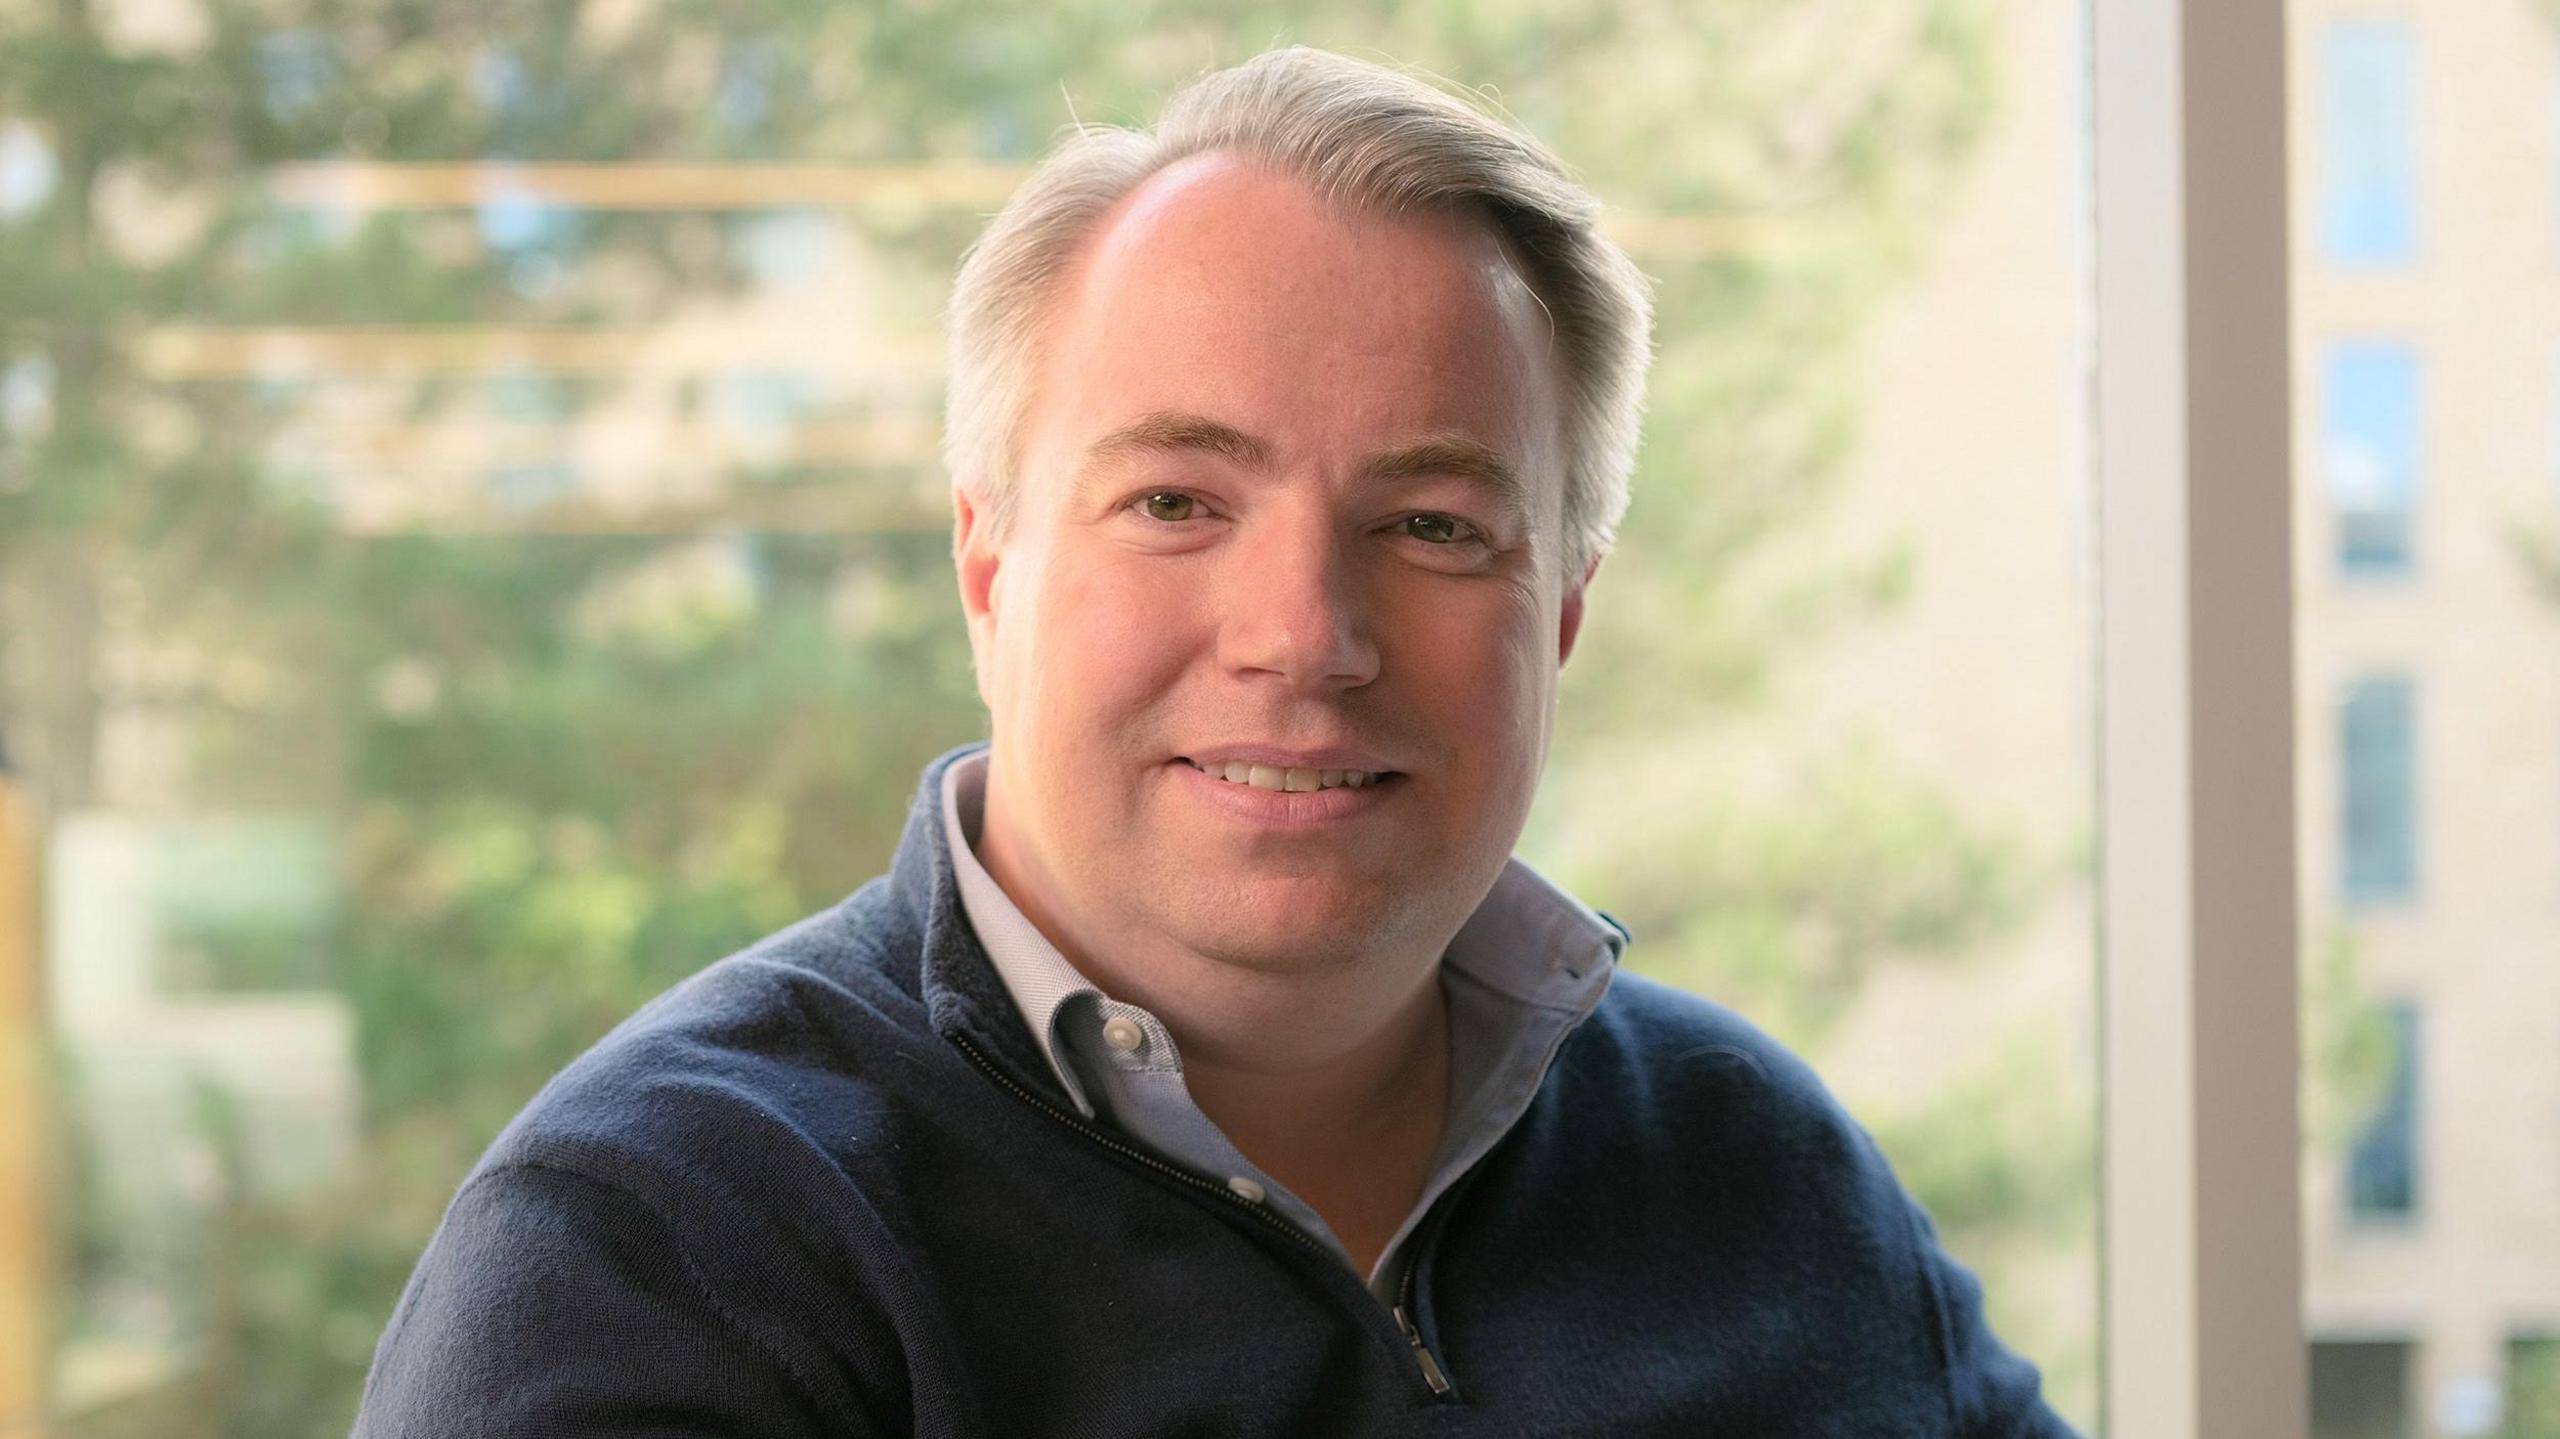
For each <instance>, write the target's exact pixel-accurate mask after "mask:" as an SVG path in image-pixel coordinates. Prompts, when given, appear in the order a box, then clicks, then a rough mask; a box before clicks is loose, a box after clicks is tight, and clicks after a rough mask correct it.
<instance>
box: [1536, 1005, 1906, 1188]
mask: <svg viewBox="0 0 2560 1439" xmlns="http://www.w3.org/2000/svg"><path fill="white" fill-rule="evenodd" d="M1557 1068H1558V1071H1559V1078H1560V1080H1561V1081H1562V1083H1561V1085H1560V1091H1561V1092H1560V1095H1559V1099H1560V1101H1561V1102H1562V1103H1563V1104H1564V1105H1565V1106H1566V1107H1568V1108H1574V1109H1582V1110H1587V1111H1598V1112H1604V1113H1606V1114H1607V1115H1608V1116H1610V1117H1611V1118H1612V1119H1614V1120H1616V1121H1619V1122H1620V1125H1621V1127H1622V1128H1624V1129H1625V1130H1626V1132H1628V1133H1630V1134H1633V1135H1636V1136H1638V1137H1639V1138H1640V1142H1642V1143H1643V1144H1645V1145H1646V1146H1648V1147H1658V1148H1676V1149H1677V1150H1678V1151H1680V1152H1684V1153H1688V1154H1692V1155H1707V1154H1712V1155H1717V1156H1721V1157H1723V1158H1725V1159H1728V1160H1734V1161H1742V1160H1746V1159H1747V1160H1748V1161H1749V1162H1751V1163H1754V1164H1760V1165H1775V1166H1777V1167H1779V1168H1781V1169H1785V1170H1790V1171H1795V1172H1797V1173H1799V1174H1801V1173H1802V1172H1803V1169H1804V1167H1805V1166H1812V1167H1816V1168H1822V1169H1833V1170H1846V1171H1851V1172H1859V1173H1860V1178H1861V1181H1862V1187H1863V1181H1864V1180H1865V1178H1866V1175H1865V1173H1863V1172H1864V1171H1870V1170H1873V1171H1881V1170H1882V1167H1883V1165H1882V1159H1881V1156H1880V1155H1878V1154H1877V1152H1876V1150H1875V1146H1874V1141H1873V1140H1872V1139H1870V1138H1869V1137H1868V1136H1867V1134H1866V1131H1865V1130H1864V1129H1862V1128H1861V1127H1860V1126H1859V1124H1858V1123H1857V1121H1856V1120H1855V1119H1853V1118H1851V1117H1850V1115H1849V1113H1848V1111H1847V1110H1846V1109H1844V1108H1842V1107H1841V1105H1840V1103H1839V1101H1838V1100H1837V1099H1836V1098H1834V1097H1833V1095H1832V1093H1831V1091H1830V1089H1829V1088H1828V1087H1827V1086H1826V1085H1825V1084H1824V1083H1823V1082H1822V1079H1821V1077H1820V1076H1819V1075H1817V1074H1816V1073H1815V1072H1814V1070H1813V1067H1812V1066H1811V1065H1809V1064H1807V1063H1806V1062H1805V1061H1804V1060H1803V1059H1802V1058H1800V1057H1799V1056H1798V1055H1796V1054H1795V1053H1794V1052H1793V1051H1792V1050H1790V1049H1788V1048H1787V1046H1786V1045H1784V1044H1782V1043H1780V1042H1779V1041H1778V1040H1777V1039H1776V1038H1774V1037H1772V1036H1771V1035H1770V1034H1769V1033H1768V1032H1766V1031H1765V1030H1763V1029H1761V1028H1760V1027H1759V1026H1758V1025H1756V1024H1754V1023H1752V1022H1751V1021H1750V1020H1749V1019H1746V1018H1744V1017H1743V1016H1742V1015H1741V1014H1739V1013H1737V1012H1736V1011H1734V1010H1733V1009H1731V1008H1730V1007H1728V1006H1726V1005H1723V1004H1719V1003H1717V1002H1716V1001H1714V1000H1711V999H1708V998H1705V997H1704V996H1701V995H1697V994H1692V993H1689V992H1688V991H1685V990H1681V989H1676V988H1673V987H1672V986H1670V985H1667V984H1664V983H1662V982H1660V981H1658V980H1653V979H1648V978H1646V977H1644V976H1642V975H1638V974H1632V973H1628V972H1626V971H1623V970H1622V971H1620V972H1619V973H1617V974H1616V975H1614V976H1612V978H1611V980H1610V985H1609V992H1608V994H1607V995H1606V996H1604V997H1603V998H1602V1000H1601V1002H1600V1004H1599V1006H1598V1008H1596V1009H1594V1010H1593V1011H1592V1014H1591V1018H1590V1019H1589V1020H1588V1021H1587V1022H1586V1023H1585V1024H1584V1026H1583V1028H1582V1031H1581V1032H1580V1033H1578V1034H1577V1035H1576V1036H1575V1038H1574V1040H1573V1042H1572V1043H1571V1044H1569V1045H1567V1046H1566V1048H1565V1051H1564V1053H1563V1054H1561V1055H1559V1056H1558V1061H1557Z"/></svg>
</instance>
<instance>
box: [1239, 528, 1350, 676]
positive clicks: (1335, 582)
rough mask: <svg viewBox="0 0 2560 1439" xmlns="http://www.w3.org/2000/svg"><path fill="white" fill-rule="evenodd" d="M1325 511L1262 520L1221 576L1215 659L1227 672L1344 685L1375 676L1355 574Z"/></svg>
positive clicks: (1240, 546) (1241, 545)
mask: <svg viewBox="0 0 2560 1439" xmlns="http://www.w3.org/2000/svg"><path fill="white" fill-rule="evenodd" d="M1343 545H1344V541H1343V540H1342V538H1341V537H1340V536H1338V535H1337V534H1336V533H1335V532H1334V527H1333V525H1332V522H1331V517H1330V516H1315V515H1308V516H1299V517H1291V518H1287V519H1283V518H1281V517H1279V516H1276V515H1275V516H1270V517H1268V518H1266V520H1265V521H1264V523H1263V524H1262V525H1261V526H1260V528H1259V531H1258V532H1257V533H1255V534H1254V535H1253V536H1252V538H1251V539H1250V540H1249V541H1248V542H1246V543H1244V544H1240V545H1237V546H1235V547H1234V549H1233V551H1232V559H1231V560H1230V562H1229V571H1228V573H1227V574H1226V575H1224V576H1222V577H1221V579H1222V584H1221V586H1220V587H1221V589H1222V590H1223V591H1224V599H1225V611H1226V613H1225V614H1224V615H1223V616H1222V617H1221V625H1220V629H1219V659H1220V660H1221V662H1222V663H1223V664H1224V666H1225V668H1226V669H1227V670H1228V671H1229V672H1230V673H1234V674H1251V673H1262V674H1270V675H1277V676H1279V677H1280V678H1281V679H1283V680H1285V681H1287V682H1288V683H1289V685H1290V686H1291V687H1293V688H1297V689H1304V690H1332V689H1349V688H1352V687H1354V686H1358V685H1364V684H1367V683H1368V682H1369V681H1371V680H1373V679H1376V678H1377V677H1378V646H1377V640H1376V637H1375V635H1374V633H1373V631H1372V616H1371V614H1370V612H1369V600H1368V596H1367V594H1366V587H1365V585H1364V583H1363V581H1362V577H1361V576H1360V574H1359V573H1358V572H1357V567H1356V566H1355V565H1354V564H1353V563H1352V561H1351V557H1350V556H1348V555H1347V554H1346V553H1345V552H1344V549H1343Z"/></svg>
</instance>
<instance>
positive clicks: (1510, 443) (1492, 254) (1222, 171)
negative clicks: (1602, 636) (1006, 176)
mask: <svg viewBox="0 0 2560 1439" xmlns="http://www.w3.org/2000/svg"><path fill="white" fill-rule="evenodd" d="M1550 351H1551V337H1550V333H1549V326H1548V321H1547V316H1546V311H1545V309H1544V307H1543V306H1542V305H1540V304H1539V302H1538V300H1537V297H1536V296H1535V294H1534V293H1532V292H1531V290H1530V288H1529V286H1528V285H1527V284H1526V283H1525V281H1523V279H1522V278H1521V275H1520V272H1519V270H1518V268H1517V266H1516V265H1514V263H1513V262H1512V260H1511V258H1510V256H1509V255H1508V254H1507V253H1506V251H1505V250H1504V248H1503V245H1502V243H1501V241H1500V240H1499V239H1498V238H1497V237H1496V236H1495V235H1494V233H1493V232H1492V231H1491V230H1490V229H1489V228H1488V227H1486V226H1485V225H1483V224H1481V223H1477V222H1475V221H1472V220H1469V219H1466V218H1463V217H1460V216H1457V215H1454V214H1431V215H1421V216H1414V217H1401V216H1399V217H1387V216H1382V215H1375V214H1363V213H1353V212H1348V211H1345V210H1343V209H1340V208H1337V207H1334V206H1331V205H1327V204H1325V203H1324V202H1323V201H1322V200H1321V199H1320V198H1319V197H1318V196H1317V195H1316V194H1315V193H1314V191H1312V190H1311V189H1309V188H1308V187H1306V186H1305V185H1303V184H1302V183H1300V182H1298V181H1296V180H1294V179H1291V178H1288V177H1285V176H1281V175H1278V174H1275V173H1273V172H1271V171H1268V170H1266V169H1263V168H1260V167H1258V166H1255V165H1253V164H1251V163H1249V162H1246V161H1243V160H1239V159H1236V158H1234V157H1230V156H1225V155H1215V154H1213V155H1204V156H1193V157H1190V158H1188V159H1186V160H1182V161H1179V162H1176V163H1175V164H1173V165H1171V166H1168V167H1167V168H1166V169H1165V170H1163V171H1161V172H1159V173H1158V174H1157V175H1155V176H1154V177H1152V178H1151V179H1149V180H1148V181H1147V182H1146V183H1145V184H1143V185H1141V186H1140V187H1139V188H1138V189H1137V190H1136V191H1135V192H1133V193H1132V194H1130V195H1129V196H1127V197H1125V198H1124V199H1123V200H1122V201H1121V202H1120V204H1119V205H1117V206H1116V207H1114V209H1113V211H1112V212H1111V213H1110V214H1108V215H1106V216H1105V217H1104V219H1103V222H1102V224H1101V225H1100V226H1099V227H1098V228H1097V232H1096V234H1095V236H1094V237H1093V238H1092V239H1091V240H1090V241H1089V242H1088V243H1087V246H1086V249H1085V252H1084V253H1083V254H1082V255H1081V256H1080V257H1079V261H1078V264H1077V265H1076V266H1075V267H1073V268H1072V269H1071V270H1070V271H1069V273H1068V274H1067V275H1066V276H1065V277H1064V280H1063V283H1062V285H1061V294H1060V297H1059V303H1058V308H1057V309H1056V311H1054V312H1053V314H1052V316H1051V318H1050V324H1049V327H1048V335H1047V343H1046V344H1045V345H1044V346H1043V352H1044V353H1043V358H1042V366H1041V376H1040V381H1039V387H1038V395H1037V397H1036V399H1035V404H1034V416H1035V419H1034V427H1035V429H1045V430H1046V432H1047V433H1048V434H1049V437H1050V438H1051V439H1052V440H1053V441H1054V442H1055V443H1057V444H1060V445H1065V446H1068V447H1073V446H1075V445H1077V444H1080V443H1082V442H1083V441H1084V440H1087V439H1090V438H1091V437H1094V436H1098V435H1100V434H1103V433H1106V432H1108V431H1109V430H1110V429H1112V428H1113V427H1114V426H1115V425H1117V424H1118V423H1121V422H1123V421H1125V420H1126V419H1128V418H1130V417H1132V416H1136V415H1141V414H1146V413H1149V412H1156V411H1178V412H1184V413H1192V414H1200V415H1206V416H1209V417H1212V418H1215V419H1217V420H1220V421H1222V422H1224V423H1226V424H1229V425H1232V426H1234V427H1236V428H1237V429H1240V430H1243V431H1245V432H1247V433H1250V434H1253V435H1255V436H1257V437H1261V438H1264V439H1266V440H1268V441H1269V442H1270V443H1271V444H1272V445H1273V446H1274V448H1275V449H1276V450H1278V451H1279V453H1280V458H1281V459H1282V460H1283V461H1284V462H1287V461H1291V460H1298V459H1303V460H1308V461H1313V462H1317V463H1323V464H1348V463H1356V462H1357V461H1359V460H1360V459H1362V458H1365V457H1366V453H1367V452H1368V451H1370V450H1373V449H1377V448H1384V447H1389V446H1393V445H1396V444H1399V443H1403V442H1406V441H1409V440H1410V439H1411V438H1413V437H1414V436H1416V435H1422V434H1428V433H1448V432H1456V433H1463V434H1468V435H1472V436H1474V437H1476V438H1479V439H1481V440H1482V441H1484V442H1485V443H1487V444H1489V445H1492V446H1494V447H1496V448H1499V449H1502V450H1504V451H1506V452H1508V453H1510V454H1511V455H1513V456H1514V458H1515V460H1516V462H1517V463H1518V464H1519V466H1520V468H1521V469H1523V470H1524V471H1525V472H1529V473H1532V474H1538V473H1545V472H1548V471H1550V470H1552V469H1553V467H1554V464H1555V456H1554V454H1553V449H1554V427H1555V418H1556V411H1557V404H1556V394H1555V389H1556V386H1555V377H1554V374H1553V364H1552V361H1551V359H1550ZM1040 417H1046V418H1047V419H1048V421H1049V422H1050V423H1049V424H1047V425H1046V426H1045V427H1044V426H1042V425H1041V424H1040ZM1548 483H1549V484H1550V485H1553V484H1556V483H1558V481H1556V480H1553V479H1550V480H1549V481H1548Z"/></svg>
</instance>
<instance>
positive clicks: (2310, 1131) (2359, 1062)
mask: <svg viewBox="0 0 2560 1439" xmlns="http://www.w3.org/2000/svg"><path fill="white" fill-rule="evenodd" d="M2305 950H2306V953H2305V954H2304V957H2303V965H2302V1148H2303V1158H2304V1161H2305V1162H2306V1163H2309V1164H2319V1165H2324V1166H2327V1167H2332V1168H2334V1167H2336V1166H2337V1165H2338V1164H2339V1163H2340V1157H2341V1156H2342V1155H2343V1154H2344V1153H2345V1152H2346V1147H2347V1145H2348V1144H2349V1143H2351V1142H2352V1141H2353V1140H2354V1138H2355V1135H2356V1132H2357V1131H2358V1130H2359V1129H2360V1128H2362V1127H2363V1126H2364V1125H2365V1124H2366V1123H2367V1122H2368V1121H2369V1120H2370V1119H2371V1118H2372V1116H2373V1113H2374V1109H2375V1107H2376V1106H2377V1105H2379V1104H2380V1103H2381V1102H2382V1095H2383V1090H2384V1089H2385V1087H2386V1086H2388V1085H2389V1083H2390V1081H2391V1068H2392V1063H2393V1049H2394V1044H2393V1041H2392V1037H2391V1025H2390V1022H2389V1020H2388V1018H2387V1017H2386V1016H2385V1015H2384V1013H2383V1010H2382V1007H2381V1006H2380V1005H2379V1004H2377V1003H2375V1002H2374V1000H2373V998H2372V996H2371V995H2370V994H2369V993H2368V992H2367V990H2366V986H2365V981H2364V967H2363V963H2362V959H2361V956H2362V951H2361V949H2360V948H2359V947H2358V945H2357V941H2356V936H2355V934H2354V932H2353V931H2352V930H2350V929H2348V928H2346V927H2344V926H2343V925H2341V926H2336V927H2333V928H2331V929H2329V930H2327V931H2325V932H2323V933H2322V934H2320V935H2319V936H2318V937H2317V938H2316V939H2315V940H2314V941H2313V942H2312V943H2310V944H2308V945H2306V946H2305Z"/></svg>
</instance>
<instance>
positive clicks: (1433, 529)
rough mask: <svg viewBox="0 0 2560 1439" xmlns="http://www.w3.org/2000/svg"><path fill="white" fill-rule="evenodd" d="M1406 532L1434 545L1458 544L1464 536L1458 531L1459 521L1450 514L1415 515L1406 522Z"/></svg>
mask: <svg viewBox="0 0 2560 1439" xmlns="http://www.w3.org/2000/svg"><path fill="white" fill-rule="evenodd" d="M1404 532H1405V533H1406V534H1408V535H1411V536H1413V537H1414V538H1415V539H1417V540H1421V541H1424V542H1426V543H1428V544H1434V545H1451V544H1456V543H1457V542H1458V541H1459V540H1460V539H1462V538H1464V536H1462V535H1460V534H1459V533H1458V522H1457V521H1456V520H1455V519H1453V518H1451V517H1450V516H1448V515H1414V516H1412V517H1411V518H1409V519H1407V520H1406V521H1405V522H1404Z"/></svg>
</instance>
